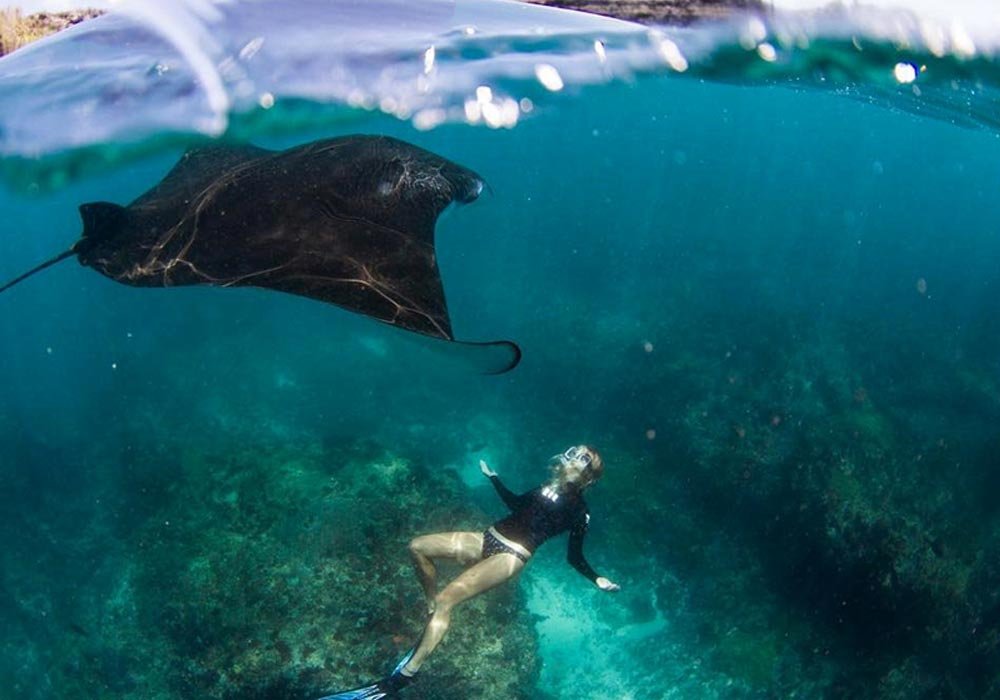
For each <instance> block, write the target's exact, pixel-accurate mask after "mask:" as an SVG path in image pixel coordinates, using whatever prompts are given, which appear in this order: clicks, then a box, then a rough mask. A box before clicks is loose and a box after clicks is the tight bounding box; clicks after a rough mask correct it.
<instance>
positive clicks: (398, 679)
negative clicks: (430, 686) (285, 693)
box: [319, 647, 417, 700]
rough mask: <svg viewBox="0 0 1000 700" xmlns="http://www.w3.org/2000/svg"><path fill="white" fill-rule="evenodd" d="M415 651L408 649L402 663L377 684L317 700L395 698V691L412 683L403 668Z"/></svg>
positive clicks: (414, 649)
mask: <svg viewBox="0 0 1000 700" xmlns="http://www.w3.org/2000/svg"><path fill="white" fill-rule="evenodd" d="M416 650H417V648H416V647H414V648H413V649H410V651H409V652H408V653H407V654H406V656H404V657H403V659H402V661H400V662H399V663H398V664H396V668H394V669H393V670H392V673H391V674H389V675H388V676H386V677H385V678H383V679H382V680H380V681H379V682H378V683H373V684H372V685H366V686H364V687H363V688H355V689H354V690H345V691H344V692H342V693H335V694H334V695H325V696H323V697H321V698H319V700H381V699H382V698H393V697H396V691H397V690H400V689H401V688H404V687H406V686H407V685H409V684H410V683H411V682H412V681H413V676H407V675H405V674H404V673H403V666H405V665H406V662H407V661H409V660H410V659H412V658H413V652H415V651H416Z"/></svg>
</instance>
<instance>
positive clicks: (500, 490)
mask: <svg viewBox="0 0 1000 700" xmlns="http://www.w3.org/2000/svg"><path fill="white" fill-rule="evenodd" d="M479 471H481V472H482V473H483V475H484V476H486V477H488V478H489V480H490V482H491V483H492V484H493V488H495V489H496V491H497V495H499V496H500V500H502V501H503V502H504V504H506V506H507V507H508V508H510V509H511V510H512V511H513V510H517V509H518V508H520V507H521V506H522V505H524V503H525V500H526V496H527V495H528V494H521V495H520V496H518V495H517V494H516V493H514V492H513V491H511V490H510V489H509V488H507V487H506V486H504V485H503V482H502V481H500V477H499V476H497V473H496V472H495V471H493V470H492V469H490V468H489V466H488V465H487V464H486V462H485V461H484V460H482V459H481V460H479Z"/></svg>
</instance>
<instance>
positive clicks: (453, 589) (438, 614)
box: [403, 553, 524, 676]
mask: <svg viewBox="0 0 1000 700" xmlns="http://www.w3.org/2000/svg"><path fill="white" fill-rule="evenodd" d="M523 568H524V562H523V561H521V560H520V559H518V558H517V557H515V556H514V555H513V554H507V553H500V554H494V555H493V556H492V557H489V558H487V559H484V560H483V561H481V562H479V563H478V564H475V565H473V566H470V567H469V568H468V569H466V570H465V571H463V572H462V573H461V574H460V575H459V576H458V578H456V579H455V580H454V581H452V582H451V583H449V584H448V585H447V586H445V588H444V590H443V591H441V592H440V593H438V594H437V596H435V598H434V614H433V615H432V616H431V619H430V620H429V621H428V623H427V627H426V628H425V629H424V635H423V637H421V638H420V644H419V645H418V646H417V648H416V650H415V651H414V652H413V656H412V657H411V658H410V660H409V661H407V662H406V665H405V666H404V667H403V673H404V674H405V675H407V676H412V675H413V674H415V673H416V672H417V671H418V670H419V669H420V666H421V664H423V663H424V661H425V660H426V659H427V657H428V656H429V655H430V653H431V652H432V651H434V648H435V647H436V646H437V645H438V643H439V642H440V641H441V639H442V638H443V637H444V633H445V632H447V631H448V625H449V623H450V622H451V609H452V608H454V607H455V606H456V605H458V604H459V603H461V602H463V601H466V600H468V599H469V598H472V597H473V596H477V595H479V594H480V593H482V592H483V591H488V590H489V589H491V588H493V587H494V586H498V585H500V584H501V583H503V582H504V581H507V580H508V579H510V578H511V577H512V576H514V574H516V573H518V572H519V571H520V570H521V569H523Z"/></svg>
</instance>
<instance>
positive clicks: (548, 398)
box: [0, 0, 1000, 700]
mask: <svg viewBox="0 0 1000 700" xmlns="http://www.w3.org/2000/svg"><path fill="white" fill-rule="evenodd" d="M124 10H126V12H124V13H123V14H119V15H111V16H108V17H105V18H102V19H100V20H97V21H94V22H92V23H87V24H85V25H82V26H80V27H77V28H75V29H74V30H71V31H69V32H66V33H65V34H62V35H60V36H58V37H55V38H52V39H49V40H45V41H43V42H40V43H39V44H37V45H35V46H33V47H30V48H28V49H26V50H24V51H20V52H17V53H15V54H12V55H10V56H8V57H6V58H4V59H0V157H2V160H0V173H2V177H3V188H2V189H0V211H2V212H3V213H4V216H3V220H2V225H0V226H2V231H3V234H2V236H0V280H6V279H9V278H13V277H15V276H17V275H18V274H20V273H22V272H23V271H25V270H27V269H29V268H31V267H33V266H34V265H36V264H38V263H39V262H41V261H43V260H46V259H48V258H50V257H52V256H53V255H55V254H57V253H59V252H61V251H63V250H65V249H67V248H68V247H69V246H70V245H72V243H73V242H74V241H75V240H76V239H77V237H78V236H79V233H80V230H81V224H80V220H79V214H78V212H77V206H78V205H79V204H81V203H83V202H90V201H112V202H118V203H121V204H126V203H127V202H129V201H131V200H132V199H134V198H135V197H137V196H138V195H139V194H141V193H142V192H144V191H146V190H147V189H148V188H150V187H151V186H152V185H153V184H155V183H156V182H157V181H158V180H159V179H160V178H161V177H162V176H163V175H164V174H165V173H166V172H167V170H168V169H169V168H170V167H171V166H172V165H173V164H174V162H176V159H177V158H178V156H179V155H180V154H181V153H182V152H183V150H184V149H185V148H187V147H190V146H194V145H202V144H204V143H205V142H206V141H207V140H210V139H213V138H220V137H221V138H227V139H230V140H239V141H243V140H248V141H251V142H253V143H255V144H257V145H261V146H265V147H269V148H286V147H291V146H293V145H297V144H300V143H304V142H307V141H311V140H314V139H318V138H327V137H331V136H339V135H346V134H357V133H364V134H385V135H390V136H394V137H396V138H400V139H403V140H405V141H408V142H411V143H413V144H416V145H419V146H420V147H422V148H426V149H428V150H431V151H433V152H435V153H437V154H440V155H442V156H444V157H446V158H449V159H451V160H453V161H455V162H457V163H460V164H462V165H464V166H466V167H469V168H471V169H473V170H475V171H476V172H478V173H480V174H481V175H482V176H483V177H484V178H485V180H486V181H487V182H488V183H489V191H488V192H487V193H485V194H484V196H483V197H481V198H480V199H479V200H478V201H476V202H474V203H472V204H470V205H467V206H463V207H460V208H455V209H450V210H448V211H447V212H446V213H445V214H444V215H443V216H442V218H441V219H440V220H439V222H438V226H437V235H436V247H437V256H438V262H439V265H440V268H441V271H442V278H443V281H444V286H445V291H446V295H447V299H448V306H449V310H450V315H451V319H452V324H453V327H454V331H455V335H456V337H457V338H459V339H461V340H472V341H490V340H499V339H504V340H511V341H514V342H516V343H517V344H518V345H519V346H520V348H521V349H522V351H523V359H522V361H521V363H520V364H519V365H518V366H517V367H516V368H514V369H513V370H512V371H510V372H508V373H505V374H502V375H497V376H485V375H481V374H477V373H476V372H474V371H472V370H471V369H470V368H469V367H468V366H467V365H464V364H463V363H461V362H459V361H456V358H455V356H454V355H453V354H451V353H448V352H440V351H437V350H435V349H434V348H433V347H431V346H430V345H429V344H428V343H426V342H423V341H421V340H420V339H419V338H416V337H414V336H413V335H412V334H408V333H406V332H404V331H400V330H398V329H394V328H391V327H388V326H385V325H382V324H378V323H376V322H373V321H371V320H369V319H366V318H363V317H360V316H357V315H354V314H351V313H348V312H346V311H343V310H341V309H338V308H336V307H333V306H329V305H325V304H320V303H318V302H313V301H310V300H307V299H303V298H298V297H293V296H288V295H282V294H278V293H274V292H267V291H263V290H257V289H216V288H210V287H187V288H175V289H135V288H130V287H126V286H123V285H119V284H116V283H114V282H112V281H111V280H108V279H106V278H104V277H102V276H101V275H99V274H96V273H95V272H94V271H93V270H90V269H87V268H84V267H81V266H80V265H78V264H76V263H75V262H73V261H68V262H63V263H60V264H59V265H58V266H56V267H53V268H51V269H49V270H46V271H44V272H41V273H39V274H38V275H36V276H34V277H32V278H30V279H28V280H26V281H24V282H23V283H21V284H19V285H18V286H16V287H14V288H11V289H10V290H8V291H6V292H4V293H3V294H2V295H0V345H2V348H3V351H2V352H0V487H2V488H0V536H2V539H3V541H4V546H3V548H2V549H0V561H2V567H0V647H2V650H3V653H2V654H0V698H12V699H21V698H30V699H32V700H34V699H35V698H39V699H40V698H52V697H61V698H77V697H80V698H82V697H87V698H93V697H101V698H132V697H136V698H138V697H143V698H193V697H223V698H236V697H240V698H243V697H251V698H312V697H318V696H320V695H322V694H324V693H326V692H330V691H332V690H335V689H338V688H341V687H350V686H351V685H356V684H358V683H360V682H365V681H368V680H371V679H373V678H377V677H378V676H379V675H380V674H382V673H385V672H386V671H388V670H389V669H391V668H392V666H393V665H394V664H395V662H396V660H397V658H398V656H399V655H401V653H402V652H404V651H405V650H406V648H408V645H410V644H412V643H413V642H414V641H415V640H416V639H417V637H418V636H419V632H420V626H421V624H422V618H421V605H422V603H421V596H420V591H419V587H418V586H417V585H416V581H415V579H414V578H413V576H412V573H411V571H410V569H409V565H408V559H407V554H406V542H407V541H408V539H409V538H410V537H412V536H414V535H416V534H422V533H425V532H433V531H440V530H452V529H462V530H465V529H473V530H477V529H482V528H484V527H485V526H487V525H488V524H489V523H490V522H492V521H493V520H495V519H497V518H498V517H499V516H500V515H501V514H502V506H501V504H500V503H499V502H498V501H497V500H496V499H495V498H494V496H493V494H492V492H491V490H490V489H489V486H488V484H486V483H485V480H484V479H482V477H481V475H480V474H479V471H478V468H477V463H478V460H479V459H486V460H488V461H489V463H490V464H491V466H493V467H494V468H495V469H497V471H499V472H500V474H501V476H502V477H503V478H504V479H505V480H506V481H507V483H508V484H509V485H510V486H511V488H513V489H514V490H517V491H521V490H527V489H528V488H531V487H533V486H535V485H537V484H538V483H540V482H541V481H543V480H544V479H545V478H546V476H547V471H546V465H547V462H548V458H549V456H550V455H552V454H555V453H557V452H560V451H561V450H563V449H565V448H566V447H567V446H569V445H572V444H576V443H580V442H587V443H590V444H593V445H595V446H596V447H597V448H598V449H599V450H600V451H601V452H602V454H603V455H604V459H605V462H606V465H607V467H606V473H605V476H604V479H603V480H602V481H601V483H599V484H598V485H596V486H595V487H594V488H593V489H592V491H589V492H588V503H589V504H590V509H591V514H592V522H591V528H590V532H589V534H588V538H587V543H586V552H587V556H588V559H589V560H590V562H591V563H592V564H593V566H594V567H595V568H596V569H597V570H598V571H600V572H601V573H602V574H604V575H606V576H608V577H609V578H611V579H612V580H614V581H616V582H618V583H620V584H621V586H622V590H621V592H619V593H617V594H607V593H603V592H601V591H599V590H597V589H596V588H594V587H593V586H591V585H590V584H589V583H588V582H587V581H586V580H585V579H583V578H582V577H580V576H579V575H578V574H576V573H575V572H574V571H573V570H572V569H571V568H569V567H568V565H566V563H565V561H564V554H563V551H564V550H563V547H564V541H563V540H562V539H557V540H555V541H554V542H551V543H549V544H547V545H545V546H544V547H543V548H542V549H541V550H539V553H538V555H537V556H536V557H535V558H534V559H533V560H532V562H531V563H530V565H529V566H528V567H527V568H526V570H525V572H524V573H523V574H522V575H521V576H520V578H519V580H518V581H517V582H516V583H514V584H512V585H508V586H505V587H504V588H502V589H499V590H497V591H493V592H490V593H488V594H486V595H484V596H483V597H481V598H480V599H477V600H476V601H473V602H470V603H468V604H467V606H466V607H464V608H462V607H460V608H459V609H458V610H457V611H456V613H455V616H454V620H453V624H452V630H451V631H450V632H449V638H448V639H447V640H446V642H445V643H444V644H443V645H442V646H441V647H440V648H439V649H438V650H437V652H436V653H435V654H434V656H432V657H431V660H430V661H429V662H428V663H427V665H426V666H425V667H424V670H423V671H422V673H421V679H420V680H419V682H418V683H417V684H416V685H415V686H413V688H412V689H409V690H407V691H406V694H405V695H404V697H412V698H434V699H436V698H442V699H443V698H468V697H476V698H494V697H496V698H502V697H524V698H527V697H552V698H623V699H624V698H644V699H645V698H685V699H686V698H692V699H693V698H772V697H773V698H777V697H783V698H789V697H796V698H846V697H851V698H858V697H865V698H868V697H870V698H984V697H992V696H996V695H997V694H1000V671H998V669H1000V649H998V644H1000V630H998V627H997V625H998V623H1000V594H998V593H997V591H998V590H1000V587H998V583H1000V560H998V558H997V552H998V544H1000V497H998V495H997V494H998V488H1000V480H998V477H997V471H996V470H997V456H996V455H997V452H998V449H1000V430H998V426H1000V313H998V312H1000V302H998V293H1000V230H998V224H997V222H998V221H1000V216H998V215H1000V203H998V202H1000V198H998V196H997V190H998V186H1000V138H998V135H1000V131H998V124H1000V109H998V107H997V94H998V89H1000V80H998V74H997V68H996V60H997V58H996V56H997V54H996V50H995V49H996V46H997V44H998V37H997V35H995V34H991V33H990V31H991V30H990V28H989V26H987V25H968V24H965V25H963V24H960V23H958V22H952V21H949V20H947V19H944V20H940V19H932V18H927V17H922V16H920V15H916V14H908V13H900V12H896V11H892V12H890V11H882V10H878V9H877V8H876V9H871V8H868V9H864V8H854V9H851V10H843V9H842V10H838V11H826V12H822V11H821V12H813V13H808V14H805V13H798V14H796V13H774V14H773V15H771V16H768V17H764V18H737V19H733V20H731V21H727V22H724V23H719V24H707V25H696V26H694V27H689V28H669V27H664V28H659V29H652V30H651V29H650V28H648V27H638V26H636V25H628V24H625V23H620V22H616V21H613V20H605V19H603V18H595V17H589V16H586V15H579V14H575V13H566V12H560V11H555V10H547V9H542V8H533V7H527V6H522V5H517V4H513V3H505V2H490V1H486V0H482V1H480V2H469V3H459V4H457V5H456V4H452V3H448V2H423V3H402V2H388V1H385V2H382V1H380V2H378V3H375V4H373V3H362V2H342V3H336V4H332V5H331V4H329V3H315V2H307V1H305V0H299V1H297V2H285V3H254V2H228V3H212V4H209V3H195V2H191V3H184V4H178V5H177V6H176V7H174V6H171V8H170V9H164V8H163V7H157V5H156V4H154V3H148V4H144V3H132V4H129V5H126V6H125V8H124ZM386 28H391V29H392V30H391V31H387V30H386ZM431 47H434V48H433V50H432V49H431ZM443 573H444V572H443ZM453 573H454V572H453V571H451V572H449V575H450V574H453Z"/></svg>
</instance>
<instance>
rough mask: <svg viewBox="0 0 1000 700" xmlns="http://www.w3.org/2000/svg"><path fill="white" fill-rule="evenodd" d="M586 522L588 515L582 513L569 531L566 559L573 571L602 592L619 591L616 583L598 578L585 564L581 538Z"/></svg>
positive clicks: (585, 532) (601, 577)
mask: <svg viewBox="0 0 1000 700" xmlns="http://www.w3.org/2000/svg"><path fill="white" fill-rule="evenodd" d="M588 522H590V514H589V513H587V512H586V511H583V514H582V516H581V517H580V519H579V520H578V521H577V523H576V524H575V525H574V526H573V529H572V530H570V531H569V546H568V547H567V551H566V559H567V560H568V561H569V563H570V565H571V566H572V567H573V568H574V569H576V570H577V571H579V572H580V573H581V574H583V575H584V576H586V577H587V578H588V579H589V580H590V581H591V582H592V583H593V584H594V585H595V586H597V587H598V588H600V589H601V590H602V591H617V590H620V589H621V586H619V585H618V584H617V583H614V582H613V581H611V580H609V579H607V578H605V577H604V576H598V575H597V572H596V571H594V569H593V568H591V566H590V564H588V563H587V559H586V558H585V557H584V556H583V537H584V535H586V534H587V523H588Z"/></svg>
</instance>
